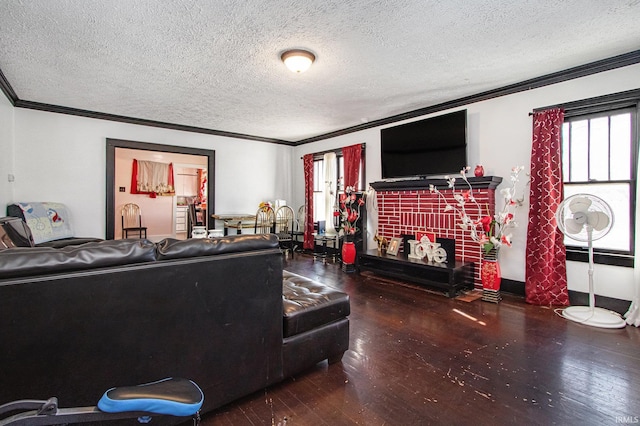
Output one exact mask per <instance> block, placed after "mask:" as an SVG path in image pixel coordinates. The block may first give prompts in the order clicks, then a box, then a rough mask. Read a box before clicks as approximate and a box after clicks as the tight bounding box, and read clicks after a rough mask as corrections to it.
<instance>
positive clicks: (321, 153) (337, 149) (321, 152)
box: [300, 142, 367, 160]
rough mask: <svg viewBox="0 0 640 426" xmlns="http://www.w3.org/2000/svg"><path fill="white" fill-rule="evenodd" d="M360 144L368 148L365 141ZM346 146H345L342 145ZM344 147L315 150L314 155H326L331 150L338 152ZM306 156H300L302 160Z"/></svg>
mask: <svg viewBox="0 0 640 426" xmlns="http://www.w3.org/2000/svg"><path fill="white" fill-rule="evenodd" d="M360 146H362V148H366V147H367V144H366V143H365V142H362V143H361V144H360ZM342 148H344V147H342ZM342 148H335V149H329V150H327V151H320V152H314V153H312V154H313V155H324V154H328V153H330V152H335V153H336V154H337V153H339V152H340V151H342ZM303 158H304V157H300V159H301V160H302V159H303Z"/></svg>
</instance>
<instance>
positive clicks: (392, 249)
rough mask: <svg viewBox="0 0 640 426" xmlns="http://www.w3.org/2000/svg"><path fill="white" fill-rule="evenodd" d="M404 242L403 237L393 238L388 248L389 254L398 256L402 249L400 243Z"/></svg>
mask: <svg viewBox="0 0 640 426" xmlns="http://www.w3.org/2000/svg"><path fill="white" fill-rule="evenodd" d="M401 242H402V238H397V237H394V238H392V239H391V242H390V243H389V247H388V248H387V254H390V255H393V256H397V255H398V250H399V249H400V243H401Z"/></svg>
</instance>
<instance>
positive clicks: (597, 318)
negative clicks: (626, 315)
mask: <svg viewBox="0 0 640 426" xmlns="http://www.w3.org/2000/svg"><path fill="white" fill-rule="evenodd" d="M562 316H563V317H565V318H566V319H568V320H571V321H574V322H579V323H580V324H585V325H590V326H592V327H600V328H623V327H626V325H627V323H626V322H625V321H624V319H622V317H620V315H618V314H616V313H615V312H611V311H608V310H606V309H602V308H590V307H589V306H569V307H568V308H565V309H564V310H563V311H562Z"/></svg>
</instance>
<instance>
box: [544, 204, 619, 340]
mask: <svg viewBox="0 0 640 426" xmlns="http://www.w3.org/2000/svg"><path fill="white" fill-rule="evenodd" d="M556 221H557V224H558V228H559V229H560V231H561V232H562V233H563V234H564V235H565V236H567V237H569V238H571V239H574V240H576V241H581V242H587V243H588V248H589V306H570V307H568V308H565V309H563V310H562V316H563V317H565V318H566V319H568V320H571V321H574V322H579V323H581V324H586V325H590V326H593V327H600V328H623V327H625V326H626V325H627V324H626V322H625V321H624V319H622V317H621V316H620V315H618V314H617V313H616V312H612V311H609V310H607V309H602V308H597V307H595V291H594V286H593V241H595V240H598V239H600V238H602V237H604V236H605V235H607V234H608V233H609V231H610V230H611V227H612V226H613V211H612V210H611V207H609V204H607V202H606V201H604V200H603V199H601V198H599V197H596V196H595V195H591V194H576V195H572V196H570V197H567V198H566V199H565V200H564V201H563V202H562V203H561V204H560V206H559V207H558V211H557V212H556Z"/></svg>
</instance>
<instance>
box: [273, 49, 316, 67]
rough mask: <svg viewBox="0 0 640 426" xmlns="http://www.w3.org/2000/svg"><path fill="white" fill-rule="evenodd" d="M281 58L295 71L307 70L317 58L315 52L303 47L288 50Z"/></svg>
mask: <svg viewBox="0 0 640 426" xmlns="http://www.w3.org/2000/svg"><path fill="white" fill-rule="evenodd" d="M280 58H281V59H282V62H284V64H285V65H286V66H287V68H289V69H290V70H291V71H293V72H295V73H301V72H305V71H306V70H308V69H309V67H310V66H311V64H312V63H313V61H315V60H316V56H315V55H314V54H313V53H311V52H309V51H308V50H302V49H294V50H287V51H286V52H284V53H283V54H282V55H281V56H280Z"/></svg>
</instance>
